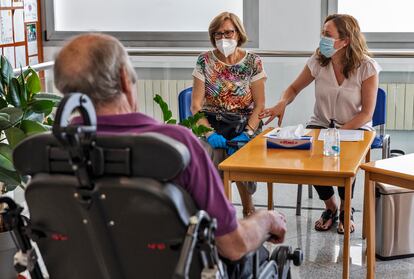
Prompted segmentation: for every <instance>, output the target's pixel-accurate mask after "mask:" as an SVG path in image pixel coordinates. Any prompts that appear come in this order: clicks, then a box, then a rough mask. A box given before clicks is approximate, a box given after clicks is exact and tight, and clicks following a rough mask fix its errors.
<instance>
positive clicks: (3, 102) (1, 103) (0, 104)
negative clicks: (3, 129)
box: [0, 84, 9, 109]
mask: <svg viewBox="0 0 414 279" xmlns="http://www.w3.org/2000/svg"><path fill="white" fill-rule="evenodd" d="M0 87H1V84H0ZM8 105H9V104H8V103H7V101H6V100H5V99H3V98H0V109H2V108H5V107H7V106H8Z"/></svg>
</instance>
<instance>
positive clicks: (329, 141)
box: [323, 119, 340, 157]
mask: <svg viewBox="0 0 414 279" xmlns="http://www.w3.org/2000/svg"><path fill="white" fill-rule="evenodd" d="M339 144H340V139H339V131H338V130H337V129H336V128H335V120H334V119H331V123H330V124H329V128H328V130H327V131H326V134H325V139H324V142H323V155H325V156H330V157H337V156H339V152H340V145H339Z"/></svg>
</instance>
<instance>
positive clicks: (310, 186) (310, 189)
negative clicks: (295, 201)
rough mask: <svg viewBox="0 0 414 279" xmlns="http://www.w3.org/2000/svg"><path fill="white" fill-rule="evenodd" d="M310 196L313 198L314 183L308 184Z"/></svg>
mask: <svg viewBox="0 0 414 279" xmlns="http://www.w3.org/2000/svg"><path fill="white" fill-rule="evenodd" d="M308 197H309V198H310V199H313V191H312V185H310V184H309V185H308Z"/></svg>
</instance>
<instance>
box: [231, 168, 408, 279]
mask: <svg viewBox="0 0 414 279" xmlns="http://www.w3.org/2000/svg"><path fill="white" fill-rule="evenodd" d="M362 183H363V175H362V174H361V173H360V174H359V176H358V179H357V184H356V189H355V195H354V199H353V202H352V206H353V207H354V208H355V209H356V210H357V212H356V213H354V218H355V224H356V231H355V233H353V234H352V235H351V251H350V252H351V253H350V255H351V276H350V278H365V276H366V265H365V259H364V257H363V255H364V250H365V249H364V248H365V241H363V240H362V237H361V231H362V198H363V195H362V193H363V192H362V189H363V187H362V186H363V184H362ZM265 186H266V184H264V183H259V185H258V191H257V192H256V194H255V195H254V200H255V204H256V205H262V206H264V205H266V204H267V190H266V187H265ZM233 187H234V186H233ZM274 187H275V188H274V197H275V205H276V207H278V208H276V210H279V211H281V212H283V213H284V214H285V215H286V216H287V220H288V222H287V226H288V233H287V238H286V241H285V244H287V245H291V246H292V247H293V248H296V247H300V248H301V249H302V251H303V253H304V263H303V265H302V266H300V267H292V277H293V278H318V279H323V278H342V277H341V276H342V244H343V236H341V235H338V234H337V233H336V226H334V227H333V228H332V229H331V230H330V231H327V232H317V231H315V229H314V222H315V220H316V219H317V218H318V217H319V216H320V214H321V210H320V208H321V207H323V203H322V202H321V201H320V200H319V199H318V197H317V194H316V192H315V190H313V199H309V198H308V187H307V186H306V187H303V189H304V190H303V195H302V199H303V200H302V203H303V204H302V206H303V207H308V208H310V209H302V215H301V216H299V217H298V216H296V215H295V213H296V211H295V208H294V206H295V204H296V193H297V187H296V186H295V185H281V184H275V186H274ZM233 191H234V195H233V197H234V200H233V202H234V203H235V204H239V199H238V194H237V189H236V188H235V187H234V188H233ZM280 206H282V207H283V208H281V207H280ZM286 207H290V208H286ZM237 208H238V214H240V216H241V206H237ZM376 278H399V279H400V278H401V279H403V278H404V279H405V278H407V279H408V278H412V279H414V258H408V259H404V260H393V261H379V260H377V264H376Z"/></svg>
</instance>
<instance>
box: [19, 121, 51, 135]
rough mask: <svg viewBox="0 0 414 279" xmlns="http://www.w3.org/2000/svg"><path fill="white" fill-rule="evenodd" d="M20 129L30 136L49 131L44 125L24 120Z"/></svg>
mask: <svg viewBox="0 0 414 279" xmlns="http://www.w3.org/2000/svg"><path fill="white" fill-rule="evenodd" d="M20 129H22V130H23V132H24V133H25V134H26V135H28V136H30V135H34V134H38V133H42V132H46V131H49V129H48V128H47V127H45V126H44V125H42V124H40V123H39V122H36V121H32V120H23V121H22V124H21V125H20Z"/></svg>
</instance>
